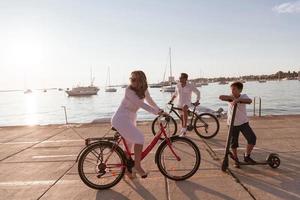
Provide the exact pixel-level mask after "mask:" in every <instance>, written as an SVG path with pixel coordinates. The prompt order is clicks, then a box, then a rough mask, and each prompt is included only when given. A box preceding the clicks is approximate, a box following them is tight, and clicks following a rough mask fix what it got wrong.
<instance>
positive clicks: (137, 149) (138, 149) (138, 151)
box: [134, 144, 145, 174]
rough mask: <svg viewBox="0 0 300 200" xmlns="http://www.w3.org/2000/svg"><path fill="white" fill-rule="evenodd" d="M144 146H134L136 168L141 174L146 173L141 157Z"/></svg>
mask: <svg viewBox="0 0 300 200" xmlns="http://www.w3.org/2000/svg"><path fill="white" fill-rule="evenodd" d="M142 151H143V145H142V144H135V145H134V167H135V169H137V170H138V171H139V172H141V173H143V174H144V173H145V171H144V169H143V168H142V165H141V157H142Z"/></svg>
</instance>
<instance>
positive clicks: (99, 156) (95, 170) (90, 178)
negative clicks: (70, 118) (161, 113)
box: [77, 117, 201, 190]
mask: <svg viewBox="0 0 300 200" xmlns="http://www.w3.org/2000/svg"><path fill="white" fill-rule="evenodd" d="M166 118H167V117H164V120H166ZM160 128H161V130H160V133H159V134H157V135H156V136H155V137H154V139H153V140H152V142H151V143H150V144H149V145H148V146H147V147H146V149H145V150H144V151H143V152H142V160H143V159H144V158H145V157H146V156H147V155H148V154H149V152H150V151H151V150H152V149H153V147H154V146H155V145H156V144H157V143H158V141H160V138H161V136H164V137H165V139H164V140H163V141H162V142H161V143H160V145H159V147H158V149H157V150H156V153H155V163H156V164H157V167H158V169H159V171H160V172H161V173H162V174H163V175H164V176H165V177H167V178H169V179H172V180H176V181H181V180H185V179H188V178H190V177H191V176H193V175H194V174H195V173H196V172H197V170H198V169H199V166H200V162H201V155H200V151H199V149H198V147H197V145H196V144H195V143H194V142H193V141H191V140H190V139H188V138H186V137H179V136H172V137H168V136H167V134H166V131H165V127H164V126H163V125H162V123H160ZM112 130H114V131H115V134H114V136H113V137H102V138H87V139H86V140H85V142H86V147H85V148H84V149H83V150H82V151H81V152H80V153H79V155H78V158H77V161H78V172H79V176H80V178H81V180H82V181H83V182H84V183H85V184H86V185H87V186H89V187H91V188H93V189H98V190H102V189H108V188H111V187H113V186H115V185H116V184H117V183H118V182H119V181H120V180H121V179H122V177H123V176H124V174H125V169H127V170H128V171H129V172H131V171H132V168H133V167H134V161H133V159H132V155H133V153H131V151H130V149H129V148H128V145H127V143H126V141H125V140H124V138H123V137H122V136H121V135H120V134H119V133H118V132H117V131H116V129H114V128H112ZM121 143H123V144H124V145H123V146H124V150H123V149H122V148H121V146H120V144H121Z"/></svg>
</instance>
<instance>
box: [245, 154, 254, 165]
mask: <svg viewBox="0 0 300 200" xmlns="http://www.w3.org/2000/svg"><path fill="white" fill-rule="evenodd" d="M244 161H245V162H246V163H249V164H255V163H256V161H255V160H253V159H252V158H251V157H250V155H247V156H246V155H244Z"/></svg>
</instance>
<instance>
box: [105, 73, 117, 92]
mask: <svg viewBox="0 0 300 200" xmlns="http://www.w3.org/2000/svg"><path fill="white" fill-rule="evenodd" d="M107 81H108V85H107ZM116 91H117V89H116V88H114V87H112V86H111V85H110V68H108V71H107V79H106V88H105V92H116Z"/></svg>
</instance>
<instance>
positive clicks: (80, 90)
mask: <svg viewBox="0 0 300 200" xmlns="http://www.w3.org/2000/svg"><path fill="white" fill-rule="evenodd" d="M94 80H95V78H94V77H93V73H92V70H91V84H90V85H89V86H77V87H74V88H72V90H69V89H67V90H66V93H67V94H68V95H69V96H91V95H97V93H98V91H99V88H98V87H96V86H94Z"/></svg>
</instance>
